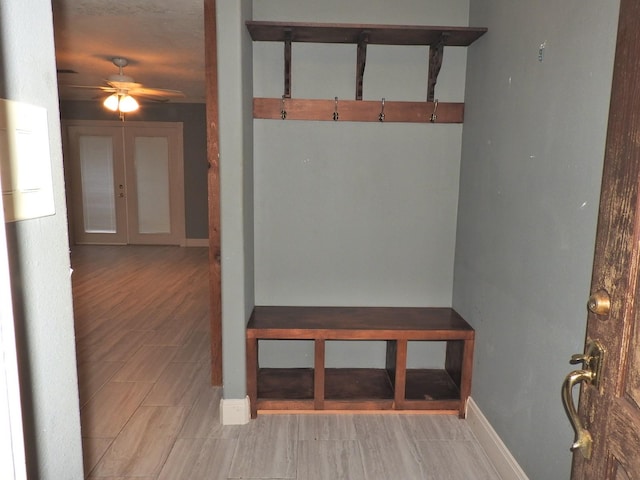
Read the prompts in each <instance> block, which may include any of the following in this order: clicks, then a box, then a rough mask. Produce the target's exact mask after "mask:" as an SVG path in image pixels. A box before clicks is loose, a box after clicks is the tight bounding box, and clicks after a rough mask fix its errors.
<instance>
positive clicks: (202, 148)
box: [60, 100, 209, 239]
mask: <svg viewBox="0 0 640 480" xmlns="http://www.w3.org/2000/svg"><path fill="white" fill-rule="evenodd" d="M60 115H61V117H62V119H63V120H111V121H114V120H117V119H118V117H117V115H114V114H113V113H112V112H109V111H107V110H105V109H104V108H103V107H102V105H101V104H100V102H99V101H94V102H81V101H69V100H67V101H62V102H60ZM127 119H128V120H131V121H141V122H182V123H183V140H184V149H183V150H184V152H183V153H184V187H185V188H184V196H185V202H184V207H185V230H186V237H187V238H188V239H195V238H209V217H208V213H207V208H208V202H207V170H208V163H207V123H206V118H205V105H204V104H196V103H168V104H154V103H151V104H143V105H142V107H141V108H140V110H139V111H138V112H135V113H133V114H129V115H127Z"/></svg>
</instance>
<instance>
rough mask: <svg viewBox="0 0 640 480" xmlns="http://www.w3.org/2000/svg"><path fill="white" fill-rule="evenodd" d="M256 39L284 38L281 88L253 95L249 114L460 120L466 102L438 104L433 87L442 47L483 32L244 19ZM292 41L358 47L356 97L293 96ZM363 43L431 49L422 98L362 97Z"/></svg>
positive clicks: (464, 43) (458, 44)
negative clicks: (271, 94)
mask: <svg viewBox="0 0 640 480" xmlns="http://www.w3.org/2000/svg"><path fill="white" fill-rule="evenodd" d="M246 25H247V29H248V30H249V33H250V35H251V38H252V39H253V40H254V41H265V42H283V44H284V91H283V94H282V97H281V98H254V101H253V117H254V118H257V119H270V120H276V119H280V120H316V121H318V120H320V121H324V120H327V121H329V120H333V121H347V122H415V123H462V122H463V120H464V104H462V103H445V102H443V103H438V100H437V99H436V98H435V87H436V83H437V81H438V75H439V73H440V68H441V66H442V60H443V56H444V47H445V46H447V47H450V46H456V47H466V46H468V45H471V43H473V42H474V41H476V40H477V39H478V38H480V37H481V36H482V35H484V34H485V33H486V31H487V29H486V28H481V27H432V26H421V25H369V24H347V23H285V22H265V21H248V22H246ZM294 42H307V43H308V42H312V43H343V44H348V43H350V44H355V45H357V47H358V49H357V58H356V86H355V100H346V99H338V98H334V99H333V100H330V99H329V100H327V99H292V98H291V84H292V77H291V62H292V57H291V44H292V43H294ZM367 45H423V46H428V47H429V54H428V61H429V74H428V78H427V82H426V87H427V92H426V102H405V101H397V100H393V101H389V102H387V101H386V100H385V99H384V98H383V99H380V101H371V100H369V101H363V100H362V97H363V89H364V71H365V65H366V60H367Z"/></svg>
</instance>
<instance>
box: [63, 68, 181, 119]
mask: <svg viewBox="0 0 640 480" xmlns="http://www.w3.org/2000/svg"><path fill="white" fill-rule="evenodd" d="M111 61H112V62H113V64H114V65H115V66H116V67H118V73H117V74H114V75H109V76H108V77H107V79H106V80H105V82H106V83H107V85H96V86H86V85H65V86H66V87H70V88H85V89H87V88H88V89H94V90H102V91H103V92H106V93H110V94H111V95H109V96H108V97H107V98H106V99H105V100H104V102H103V105H104V106H105V107H106V108H108V109H109V110H112V111H114V112H119V113H120V118H121V119H123V118H124V114H125V113H129V112H133V111H136V110H137V109H138V108H139V105H138V102H137V101H136V99H135V98H133V95H135V96H137V97H139V98H140V97H141V98H146V99H149V100H152V101H155V102H168V101H169V98H171V97H184V96H185V95H184V93H182V92H181V91H179V90H170V89H166V88H148V87H144V86H143V85H142V84H141V83H137V82H136V81H135V80H134V79H133V78H132V77H130V76H128V75H125V74H124V67H126V66H127V65H128V64H129V61H128V60H127V59H126V58H122V57H115V58H112V59H111Z"/></svg>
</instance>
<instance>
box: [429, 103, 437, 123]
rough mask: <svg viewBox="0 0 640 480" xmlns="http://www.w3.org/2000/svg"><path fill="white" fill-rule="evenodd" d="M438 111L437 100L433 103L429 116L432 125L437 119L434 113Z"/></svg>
mask: <svg viewBox="0 0 640 480" xmlns="http://www.w3.org/2000/svg"><path fill="white" fill-rule="evenodd" d="M437 110H438V99H437V98H436V101H435V102H434V103H433V113H432V114H431V123H434V122H435V121H436V120H437V119H438V115H436V111H437Z"/></svg>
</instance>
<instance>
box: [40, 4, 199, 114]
mask: <svg viewBox="0 0 640 480" xmlns="http://www.w3.org/2000/svg"><path fill="white" fill-rule="evenodd" d="M52 4H53V23H54V35H55V48H56V64H57V68H58V72H59V73H58V85H59V86H60V98H61V99H63V100H92V99H95V98H96V95H97V94H99V93H100V92H99V90H90V89H89V90H87V89H73V88H66V87H64V85H90V86H92V85H106V84H105V79H106V78H107V77H108V76H109V75H112V74H117V73H118V68H117V67H116V66H114V64H113V63H112V62H111V59H112V58H113V57H124V58H126V59H127V60H128V61H129V65H128V66H127V67H125V69H124V73H125V75H129V76H131V77H133V78H134V79H135V81H136V82H139V83H142V84H143V86H144V87H149V88H167V89H174V90H181V91H182V92H184V93H185V95H186V97H185V98H178V99H172V100H171V101H172V102H182V103H185V102H187V103H204V102H205V88H204V84H205V69H204V14H203V9H204V6H203V5H204V2H203V0H178V1H176V0H126V1H113V0H52ZM68 71H72V72H77V73H65V72H68Z"/></svg>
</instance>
